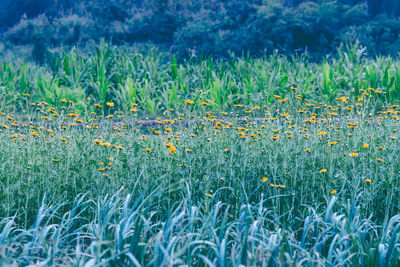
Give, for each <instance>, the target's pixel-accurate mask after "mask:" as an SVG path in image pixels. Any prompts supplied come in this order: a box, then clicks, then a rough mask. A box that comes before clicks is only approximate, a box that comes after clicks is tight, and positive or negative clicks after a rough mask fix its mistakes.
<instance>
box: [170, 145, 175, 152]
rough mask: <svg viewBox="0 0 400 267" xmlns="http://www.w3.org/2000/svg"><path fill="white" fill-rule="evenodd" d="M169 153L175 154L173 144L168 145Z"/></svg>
mask: <svg viewBox="0 0 400 267" xmlns="http://www.w3.org/2000/svg"><path fill="white" fill-rule="evenodd" d="M169 153H170V154H175V153H176V148H175V147H174V145H173V144H171V145H170V146H169Z"/></svg>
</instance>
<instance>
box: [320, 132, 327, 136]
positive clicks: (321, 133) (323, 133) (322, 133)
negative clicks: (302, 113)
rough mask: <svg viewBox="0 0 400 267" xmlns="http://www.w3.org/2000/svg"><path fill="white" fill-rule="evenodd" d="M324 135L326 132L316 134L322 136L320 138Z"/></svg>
mask: <svg viewBox="0 0 400 267" xmlns="http://www.w3.org/2000/svg"><path fill="white" fill-rule="evenodd" d="M326 134H327V132H324V131H322V132H320V133H318V135H322V136H324V135H326Z"/></svg>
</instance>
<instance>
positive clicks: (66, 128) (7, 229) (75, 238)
mask: <svg viewBox="0 0 400 267" xmlns="http://www.w3.org/2000/svg"><path fill="white" fill-rule="evenodd" d="M363 52H364V51H363V50H362V49H360V48H359V47H357V46H355V47H350V48H348V49H347V50H345V51H339V55H338V57H337V58H333V59H327V60H326V61H325V62H323V63H311V62H308V61H307V59H306V58H305V57H299V58H297V57H296V58H295V57H294V58H291V59H289V58H286V57H283V56H280V55H278V54H276V55H272V56H268V57H264V58H260V59H251V58H239V59H232V60H228V61H213V60H209V59H204V60H200V59H196V60H195V59H193V60H192V61H188V62H184V63H179V62H177V61H176V60H175V59H174V57H169V56H168V55H162V54H159V53H148V54H146V55H143V54H139V53H134V52H131V51H127V50H124V49H121V48H114V47H109V46H107V45H104V44H103V45H100V46H98V47H97V49H96V50H95V51H94V52H93V54H83V53H81V52H79V51H77V50H73V51H70V52H66V53H59V54H55V55H54V57H53V59H52V60H53V61H52V62H50V64H49V65H48V66H46V67H39V66H36V65H34V64H32V63H23V62H20V61H18V60H13V61H9V60H3V61H2V62H1V64H0V90H1V94H0V264H1V265H11V266H14V265H15V266H17V265H29V264H33V265H34V264H37V265H40V266H51V265H62V266H65V265H73V266H126V265H128V266H141V265H144V266H171V265H176V266H178V265H185V264H186V265H189V266H239V265H244V266H315V265H320V266H346V265H347V266H349V265H354V266H398V265H399V264H400V238H399V235H400V154H399V153H400V142H399V140H400V135H399V131H400V122H399V116H400V115H399V113H400V107H399V105H398V104H399V103H398V102H399V101H398V100H399V99H400V61H398V60H396V59H391V58H387V57H386V58H384V57H382V58H376V59H373V60H372V59H367V58H364V57H363Z"/></svg>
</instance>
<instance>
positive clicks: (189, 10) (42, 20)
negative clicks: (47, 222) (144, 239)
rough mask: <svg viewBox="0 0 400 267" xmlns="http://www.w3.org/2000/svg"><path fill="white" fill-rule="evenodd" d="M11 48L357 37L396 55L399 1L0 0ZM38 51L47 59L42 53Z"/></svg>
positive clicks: (285, 48) (187, 47)
mask: <svg viewBox="0 0 400 267" xmlns="http://www.w3.org/2000/svg"><path fill="white" fill-rule="evenodd" d="M2 2H3V5H2V6H0V32H1V38H2V40H3V42H4V43H6V44H8V45H29V44H31V45H34V46H35V47H36V49H37V50H40V49H42V50H43V49H46V47H54V46H59V45H63V46H67V45H83V44H85V43H86V42H87V41H89V40H99V39H100V38H105V39H106V40H108V41H111V42H113V43H116V44H124V43H128V44H129V43H137V42H151V43H154V44H156V45H159V46H163V47H165V48H167V49H169V50H172V51H175V52H179V54H181V55H187V54H188V53H189V52H190V53H192V54H193V53H197V54H198V53H203V54H206V55H214V56H227V55H228V54H229V53H231V52H233V53H236V54H240V53H242V52H243V51H250V52H251V53H252V54H253V55H258V54H262V53H265V51H267V52H271V51H273V50H274V49H279V50H280V51H281V52H284V53H293V52H296V51H299V52H303V51H305V50H307V51H309V52H310V54H315V55H325V54H327V53H333V52H334V51H335V48H336V47H337V46H339V45H340V44H341V43H350V42H354V41H356V40H359V41H360V42H361V43H362V44H363V45H364V46H367V47H368V51H369V53H370V54H376V53H385V54H386V53H389V54H396V53H397V51H398V49H399V46H400V1H398V0H313V1H310V0H218V1H216V0H192V1H187V0H108V1H106V0H97V1H94V0H2ZM38 56H39V57H40V56H42V55H41V54H40V53H39V54H38Z"/></svg>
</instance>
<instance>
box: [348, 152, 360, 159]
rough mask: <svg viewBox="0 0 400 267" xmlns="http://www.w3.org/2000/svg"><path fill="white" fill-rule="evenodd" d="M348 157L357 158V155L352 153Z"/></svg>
mask: <svg viewBox="0 0 400 267" xmlns="http://www.w3.org/2000/svg"><path fill="white" fill-rule="evenodd" d="M349 156H350V157H352V158H354V157H356V156H358V153H356V152H353V153H350V154H349Z"/></svg>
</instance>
